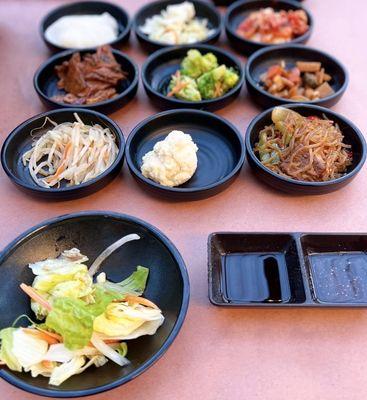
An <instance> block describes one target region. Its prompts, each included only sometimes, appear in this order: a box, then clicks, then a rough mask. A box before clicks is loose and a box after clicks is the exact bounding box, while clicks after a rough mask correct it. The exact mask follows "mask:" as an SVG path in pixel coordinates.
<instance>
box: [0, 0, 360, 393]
mask: <svg viewBox="0 0 367 400" xmlns="http://www.w3.org/2000/svg"><path fill="white" fill-rule="evenodd" d="M144 2H147V0H146V1H143V0H120V4H121V5H122V6H124V7H125V8H126V9H127V10H129V12H130V15H133V14H134V12H135V11H136V10H137V9H138V8H139V7H140V6H141V5H142V4H143V3H144ZM61 3H62V2H61V1H51V0H49V1H46V0H38V1H36V0H23V1H22V0H8V1H7V0H1V1H0V54H1V57H0V81H1V84H0V85H1V92H0V93H1V100H0V132H1V141H3V140H4V138H5V137H6V136H7V135H8V133H9V132H10V131H11V130H12V129H13V128H14V127H15V126H17V125H18V124H19V123H21V122H22V121H23V120H25V119H27V118H29V117H31V116H33V115H34V114H37V113H40V112H42V111H44V108H43V106H42V105H41V104H40V102H39V100H38V98H37V96H36V94H35V92H34V90H33V84H32V78H33V73H34V71H35V69H36V68H37V67H38V66H39V64H40V63H41V62H43V61H44V60H45V59H46V58H47V57H48V56H49V53H48V51H47V49H46V47H45V46H44V44H43V42H42V41H41V38H40V36H39V34H38V25H39V21H40V19H41V17H42V16H43V15H44V14H45V13H46V12H47V11H48V10H50V9H52V8H54V7H56V6H57V5H59V4H61ZM304 4H305V6H307V7H308V8H309V9H310V11H311V12H312V14H313V15H314V19H315V30H314V33H313V36H312V38H311V40H310V41H309V45H311V46H315V47H319V48H320V49H323V50H327V51H328V52H330V53H331V54H334V55H335V56H336V57H337V58H339V59H340V60H341V61H342V62H344V63H345V65H346V66H347V67H348V69H349V72H350V84H349V88H348V90H347V92H346V94H345V95H344V97H343V99H342V100H341V101H340V103H339V104H338V105H337V106H335V107H334V109H335V111H338V112H340V113H342V114H344V115H345V116H347V117H348V118H350V119H351V120H352V121H354V122H355V123H356V125H357V126H359V127H360V128H361V129H362V131H364V132H367V109H366V102H367V100H366V99H367V84H366V72H365V71H366V64H367V53H366V37H367V21H366V14H367V2H366V1H365V0H353V1H343V0H307V1H305V2H304ZM220 45H224V46H226V43H225V38H224V37H223V38H222V42H221V43H220ZM124 50H126V52H127V53H128V54H129V55H131V56H132V57H133V58H134V59H135V60H136V61H137V62H138V63H139V64H141V63H142V62H143V61H144V59H145V54H144V53H142V52H141V50H140V49H139V46H138V45H137V43H136V41H135V39H134V38H132V39H131V40H130V45H129V46H126V49H124ZM243 61H244V60H243ZM156 112H157V110H156V109H154V108H153V107H152V106H151V105H150V104H149V101H148V99H147V97H146V96H145V93H144V92H143V89H142V88H140V90H139V94H138V96H137V97H136V99H135V100H134V101H133V102H131V103H130V104H129V105H128V106H127V107H125V108H124V109H122V110H120V111H119V112H117V113H115V114H113V115H112V116H111V117H112V118H113V119H114V120H115V121H116V122H117V123H118V124H120V126H121V128H122V130H123V132H124V134H125V135H126V136H127V135H128V134H129V132H130V130H131V129H132V128H133V127H134V126H135V125H136V124H137V123H138V122H139V121H141V120H142V119H143V118H145V117H147V116H149V115H152V114H154V113H156ZM258 112H259V110H258V109H257V108H256V107H255V106H254V105H253V104H251V102H250V100H249V99H248V98H247V97H246V90H245V89H244V90H243V92H242V94H241V96H240V98H239V99H238V100H237V101H236V102H235V103H233V104H232V105H230V106H228V107H227V108H225V109H223V110H221V111H219V112H218V114H220V115H221V116H223V117H226V118H228V119H229V120H230V121H232V122H233V123H234V124H235V125H236V126H237V127H238V128H239V129H240V131H241V132H242V134H244V132H245V129H246V127H247V125H248V123H249V121H250V120H251V119H252V118H253V117H254V116H255V115H256V114H257V113H258ZM366 186H367V169H366V168H364V170H363V171H362V172H361V173H360V174H359V175H358V176H357V178H356V179H355V180H354V181H353V182H352V183H351V184H350V185H349V186H347V187H346V188H344V189H342V190H340V191H338V192H336V193H333V194H329V195H325V196H315V197H298V198H291V197H288V196H287V195H285V194H281V193H277V192H274V191H272V190H270V189H268V188H267V187H265V186H263V185H262V184H261V183H259V182H258V181H256V180H255V178H254V177H253V176H252V175H251V173H250V171H249V168H248V165H246V164H245V166H244V168H243V170H242V173H241V175H240V177H239V178H238V180H237V181H236V182H235V183H234V184H233V185H232V186H231V187H230V188H229V189H228V190H227V191H225V192H223V193H221V194H219V195H217V196H216V197H213V198H210V199H207V200H202V201H199V202H189V203H169V202H166V201H164V200H157V199H154V198H152V197H150V196H149V195H148V194H146V193H144V192H143V191H142V190H141V189H140V188H139V187H137V185H136V183H135V182H134V180H133V179H132V177H131V176H130V174H129V172H128V170H127V167H126V165H125V166H124V169H123V173H122V174H121V175H120V176H119V177H118V178H117V179H116V180H115V181H114V182H113V183H112V184H110V185H109V186H108V187H106V188H105V189H103V190H102V191H100V192H98V193H96V194H94V195H92V196H90V197H87V198H84V199H81V200H77V201H68V202H62V203H52V202H47V201H40V200H35V199H33V198H31V197H28V196H26V195H25V194H23V193H21V192H20V191H18V190H17V189H16V188H15V187H14V186H13V185H12V184H11V183H10V181H9V180H8V178H7V177H6V176H5V174H4V172H3V171H2V170H1V171H0V195H1V207H0V224H1V229H0V247H3V246H5V245H6V244H7V243H8V242H9V241H10V240H12V239H13V238H14V237H15V236H16V235H18V234H20V233H21V232H23V231H24V230H25V229H27V228H29V227H31V226H32V225H34V224H36V223H38V222H40V221H42V220H45V219H47V218H51V217H54V216H57V215H60V214H65V213H70V212H76V211H80V210H89V209H95V210H102V209H103V210H113V211H118V212H122V213H127V214H131V215H134V216H137V217H139V218H142V219H144V220H147V221H149V222H150V223H152V224H154V225H155V226H157V227H158V228H159V229H161V230H162V231H163V232H164V233H165V234H167V235H168V236H169V237H170V238H171V239H172V241H173V242H174V243H175V244H176V246H177V247H178V249H179V251H180V252H181V253H182V255H183V257H184V259H185V261H186V264H187V268H188V270H189V274H190V279H191V303H190V308H189V312H188V315H187V318H186V322H185V324H184V326H183V329H182V331H181V333H180V335H179V336H178V338H177V340H176V341H175V342H174V344H173V345H172V347H171V348H170V349H169V350H168V352H167V354H166V355H165V356H164V357H163V358H162V359H161V360H160V361H159V362H158V363H157V364H156V365H154V366H153V367H152V368H151V369H150V370H148V371H147V372H146V373H144V374H143V375H142V376H140V377H138V378H137V379H135V380H134V381H132V382H130V383H128V384H126V385H124V386H122V387H120V388H117V389H115V390H112V391H110V392H107V393H104V394H103V393H102V394H99V395H97V396H95V397H94V399H96V400H97V399H98V400H102V399H103V400H107V399H108V400H118V399H123V400H136V399H139V398H140V399H149V400H173V399H179V400H189V399H190V400H191V399H202V400H227V399H228V400H239V399H241V400H242V399H246V400H253V399H261V400H266V399H272V400H283V399H292V400H306V399H307V400H342V399H347V398H348V400H357V399H358V400H361V399H365V398H366V396H367V360H366V358H367V346H366V340H367V312H366V311H363V310H303V309H295V310H289V309H288V310H255V309H253V310H233V311H232V310H228V309H220V308H216V307H214V306H212V305H210V304H209V301H208V297H207V253H206V242H207V237H208V234H209V233H210V232H213V231H218V230H233V231H343V232H344V231H345V232H353V231H355V232H365V231H367V226H366V224H367V192H366ZM0 279H1V276H0ZM0 295H1V294H0ZM96 373H98V372H96ZM35 398H37V396H34V395H30V394H27V393H25V392H22V391H20V390H18V389H16V388H14V387H12V386H10V385H9V384H8V383H6V382H4V381H1V382H0V399H1V400H21V399H22V400H23V399H24V400H30V399H32V400H33V399H35Z"/></svg>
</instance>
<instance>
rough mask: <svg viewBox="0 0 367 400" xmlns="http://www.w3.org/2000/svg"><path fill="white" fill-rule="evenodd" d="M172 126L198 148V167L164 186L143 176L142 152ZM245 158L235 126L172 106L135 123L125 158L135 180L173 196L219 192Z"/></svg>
mask: <svg viewBox="0 0 367 400" xmlns="http://www.w3.org/2000/svg"><path fill="white" fill-rule="evenodd" d="M173 130H181V131H183V132H185V133H188V134H190V135H191V137H192V139H193V141H194V142H195V143H196V145H197V146H198V148H199V150H198V152H197V156H198V167H197V170H196V172H195V174H194V176H193V177H192V178H191V179H190V180H189V181H188V182H186V183H185V184H183V185H181V186H177V187H167V186H163V185H160V184H158V183H156V182H154V181H152V180H150V179H148V178H145V177H144V176H143V174H142V173H141V172H140V168H141V165H142V158H143V156H144V155H145V154H146V153H147V152H148V151H151V150H153V147H154V145H155V143H157V142H158V141H160V140H163V139H164V138H165V137H166V136H167V135H168V134H169V133H170V132H171V131H173ZM244 159H245V151H244V144H243V140H242V138H241V136H240V134H239V132H238V131H237V129H236V128H235V127H234V126H233V125H232V124H230V123H229V122H228V121H226V120H225V119H224V118H221V117H219V116H217V115H214V114H210V113H208V112H205V111H198V110H172V111H165V112H162V113H160V114H157V115H154V116H152V117H149V118H147V119H146V120H144V121H143V122H141V123H140V124H139V125H137V126H136V127H135V128H134V129H133V130H132V132H131V133H130V135H129V137H128V139H127V141H126V161H127V164H128V166H129V169H130V172H131V173H132V175H133V177H134V178H135V179H136V180H137V182H138V183H139V184H141V186H142V187H143V188H145V189H148V190H151V191H152V192H153V193H155V194H158V195H161V196H163V197H166V198H172V199H176V200H197V199H202V198H205V197H209V196H213V195H215V194H217V193H219V192H221V191H222V190H224V189H225V188H226V187H228V186H229V185H230V184H231V183H232V182H233V181H234V179H235V178H236V176H237V175H238V173H239V171H240V169H241V167H242V164H243V162H244Z"/></svg>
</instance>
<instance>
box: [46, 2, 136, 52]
mask: <svg viewBox="0 0 367 400" xmlns="http://www.w3.org/2000/svg"><path fill="white" fill-rule="evenodd" d="M104 12H108V13H109V14H111V15H112V17H114V18H115V19H116V21H117V23H118V25H119V34H118V36H117V38H116V40H114V41H113V42H112V43H108V44H110V45H111V46H117V45H121V44H123V43H125V42H127V41H128V40H129V36H130V30H131V21H130V19H129V16H128V14H127V13H126V11H125V10H124V9H122V8H121V7H119V6H117V5H116V4H111V3H108V2H105V1H79V2H76V3H72V4H65V5H63V6H60V7H57V8H55V9H54V10H52V11H51V12H49V13H48V14H47V15H45V17H44V18H43V19H42V21H41V25H40V33H41V36H42V39H43V40H44V42H45V43H46V45H47V46H48V47H49V49H50V50H52V51H62V50H66V49H68V48H66V47H60V46H57V45H55V44H53V43H51V42H50V41H49V40H47V39H46V37H45V31H46V29H47V28H48V27H49V26H50V25H51V24H52V23H54V22H55V21H57V20H58V19H59V18H61V17H65V16H69V15H88V14H102V13H104Z"/></svg>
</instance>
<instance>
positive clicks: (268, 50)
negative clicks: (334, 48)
mask: <svg viewBox="0 0 367 400" xmlns="http://www.w3.org/2000/svg"><path fill="white" fill-rule="evenodd" d="M284 49H289V50H298V49H302V50H306V51H310V52H313V53H315V54H317V55H322V56H323V57H326V58H328V59H329V61H331V62H332V63H334V64H335V65H337V66H338V67H339V68H340V69H341V71H342V73H343V75H344V81H343V83H342V84H341V86H340V88H339V89H338V90H336V91H335V92H334V93H333V94H331V95H329V96H327V97H323V98H322V99H317V100H310V101H308V102H300V101H296V100H291V99H282V98H281V97H278V96H274V95H273V94H271V93H269V92H267V91H266V90H265V89H263V88H262V86H261V85H260V84H259V83H258V82H257V81H256V80H255V79H254V78H253V76H252V74H251V71H250V70H251V67H252V64H253V63H254V62H256V61H257V59H258V58H259V57H260V56H262V55H264V54H266V53H272V52H278V51H280V50H284ZM245 79H246V82H247V83H248V84H249V85H250V86H251V88H253V89H254V90H256V91H257V92H258V93H261V94H262V95H263V96H267V97H268V98H269V99H272V100H275V101H282V100H284V102H285V103H286V104H316V105H317V104H320V103H322V102H324V101H329V100H333V99H335V98H336V97H338V96H340V95H342V94H343V93H344V92H345V91H346V89H347V87H348V84H349V73H348V71H347V69H346V68H345V66H344V65H343V64H342V63H341V62H340V61H339V60H338V59H337V58H335V57H334V56H332V55H331V54H329V53H327V52H325V51H323V50H320V49H316V48H315V47H309V46H304V45H302V44H290V45H288V44H285V45H279V46H276V47H274V46H269V47H265V48H262V49H259V50H257V51H255V52H254V53H253V54H251V56H250V57H249V58H248V60H247V63H246V66H245Z"/></svg>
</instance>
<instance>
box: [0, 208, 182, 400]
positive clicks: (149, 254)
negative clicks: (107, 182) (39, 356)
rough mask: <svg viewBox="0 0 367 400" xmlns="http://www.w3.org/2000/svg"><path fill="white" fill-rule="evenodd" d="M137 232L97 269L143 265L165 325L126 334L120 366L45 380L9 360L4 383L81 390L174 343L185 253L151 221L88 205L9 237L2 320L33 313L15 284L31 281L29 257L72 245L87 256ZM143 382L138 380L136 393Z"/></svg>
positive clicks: (130, 370) (114, 378)
mask: <svg viewBox="0 0 367 400" xmlns="http://www.w3.org/2000/svg"><path fill="white" fill-rule="evenodd" d="M130 233H137V234H138V235H140V236H141V239H140V240H137V241H134V242H131V243H129V244H127V245H125V246H123V247H121V249H120V250H117V251H116V252H115V253H113V254H112V255H111V256H110V257H108V259H107V260H106V261H105V262H104V263H103V264H102V267H101V271H105V272H106V274H107V277H109V278H110V279H111V280H113V281H121V280H122V279H124V278H126V277H127V276H128V275H129V274H131V273H132V272H133V270H135V268H136V266H137V265H144V266H146V267H148V268H149V271H150V272H149V279H148V283H147V288H146V290H145V293H144V296H145V297H147V298H149V299H150V300H152V301H153V302H155V303H156V304H157V305H158V306H159V307H160V308H161V310H162V312H163V315H164V316H165V321H164V323H163V325H162V326H161V327H160V328H159V329H158V331H157V333H156V334H155V335H153V336H145V337H144V336H143V337H141V338H139V339H137V340H131V341H129V344H128V345H129V352H128V358H129V360H130V361H131V364H129V365H128V366H126V367H119V366H118V365H116V364H114V363H113V362H112V361H109V362H108V363H107V364H106V365H105V366H103V367H100V368H98V369H95V368H89V369H87V370H86V371H85V372H83V373H82V374H81V375H75V376H73V377H72V378H70V379H68V380H67V381H66V382H64V383H63V384H62V385H61V386H59V387H54V386H50V385H48V378H44V377H37V378H32V377H31V374H30V373H19V372H14V371H10V370H8V369H7V368H2V369H1V370H0V377H2V378H4V379H5V380H7V381H8V382H9V383H11V384H13V385H15V386H17V387H19V388H21V389H24V390H26V391H28V392H32V393H35V394H38V395H44V396H50V397H69V398H70V397H78V396H86V395H91V394H95V393H99V392H103V391H105V390H109V389H112V388H114V387H117V386H120V385H122V384H124V383H126V382H128V381H130V380H131V379H133V378H135V377H136V376H138V375H140V374H141V373H142V372H144V371H145V370H146V369H148V368H149V367H150V366H151V365H152V364H153V363H154V362H155V361H157V360H158V359H159V358H160V357H161V356H162V355H163V353H164V352H165V351H166V350H167V349H168V347H169V346H170V345H171V344H172V342H173V341H174V339H175V337H176V336H177V334H178V332H179V330H180V328H181V326H182V323H183V321H184V319H185V315H186V311H187V307H188V303H189V278H188V274H187V271H186V267H185V264H184V261H183V260H182V257H181V255H180V254H179V252H178V251H177V249H176V247H175V246H174V245H173V244H172V243H171V242H170V240H169V239H168V238H167V237H166V236H164V235H163V234H162V233H161V232H160V231H159V230H158V229H157V228H155V227H153V226H152V225H150V224H148V223H146V222H144V221H141V220H139V219H137V218H134V217H130V216H128V215H123V214H117V213H112V212H108V211H106V212H98V211H88V212H82V213H77V214H70V215H65V216H61V217H58V218H55V219H52V220H49V221H46V222H43V223H41V224H40V225H37V226H35V227H33V228H31V229H30V230H28V231H26V232H25V233H23V234H22V235H21V236H19V237H18V238H17V239H15V240H14V241H13V242H12V243H10V244H9V245H8V246H7V247H6V248H5V249H4V250H3V251H2V253H1V255H0V271H1V273H2V278H3V279H1V282H0V290H1V293H2V295H1V297H0V310H1V313H0V328H4V327H7V326H10V325H11V324H12V323H13V321H14V319H15V318H17V317H18V316H19V315H21V314H27V315H30V316H31V317H33V318H34V316H33V315H32V311H31V309H30V302H29V298H27V296H26V295H24V293H22V291H21V290H20V289H19V284H20V283H22V282H25V283H26V284H31V283H32V281H33V278H34V276H33V275H32V272H31V270H30V269H29V268H28V267H27V265H28V264H29V263H33V262H35V261H39V260H43V259H46V258H54V257H56V256H58V255H59V254H60V252H61V251H63V250H66V249H70V248H72V247H78V248H79V249H80V250H81V252H82V253H83V254H85V255H87V256H88V257H89V259H90V262H93V261H94V259H95V258H96V257H97V256H98V255H99V254H100V253H101V252H102V251H103V250H104V249H105V248H106V247H108V246H109V245H110V244H111V243H113V242H115V241H116V240H118V239H119V238H121V237H122V236H124V235H126V234H130ZM143 393H144V388H142V394H143Z"/></svg>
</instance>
